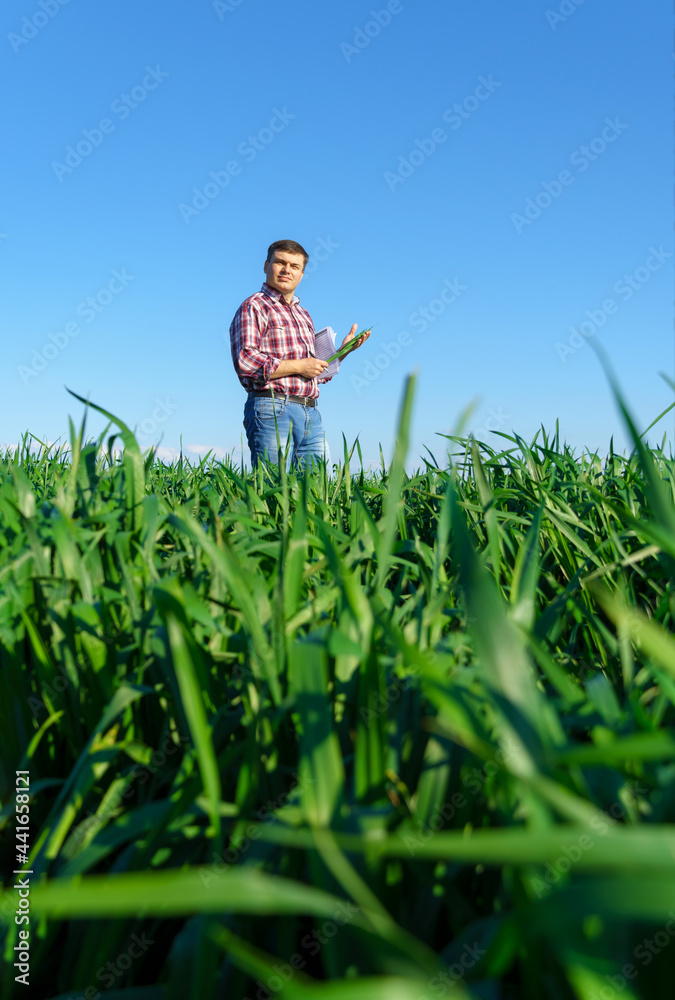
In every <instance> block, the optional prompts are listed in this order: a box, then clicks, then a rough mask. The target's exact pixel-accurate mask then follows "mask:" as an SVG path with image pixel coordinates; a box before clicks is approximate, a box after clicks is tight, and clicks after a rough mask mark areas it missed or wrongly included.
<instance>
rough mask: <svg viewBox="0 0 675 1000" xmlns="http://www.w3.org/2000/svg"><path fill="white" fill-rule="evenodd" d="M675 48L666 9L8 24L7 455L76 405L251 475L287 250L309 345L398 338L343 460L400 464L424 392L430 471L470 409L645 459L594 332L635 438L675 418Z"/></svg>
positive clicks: (364, 10) (426, 3) (185, 16)
mask: <svg viewBox="0 0 675 1000" xmlns="http://www.w3.org/2000/svg"><path fill="white" fill-rule="evenodd" d="M576 2H577V3H578V2H579V0H576ZM373 11H375V14H376V17H375V18H373V13H372V12H373ZM561 11H562V14H561V13H560V12H561ZM570 11H571V13H569V12H570ZM566 12H567V13H566ZM672 21H673V15H672V10H671V4H670V3H667V2H666V0H652V2H650V3H647V4H640V5H638V4H636V3H635V2H633V0H630V2H629V0H586V2H584V3H581V5H580V6H576V5H575V3H573V2H571V0H558V2H554V0H552V2H551V4H550V5H549V6H547V4H546V2H545V0H543V2H539V0H519V2H518V3H509V4H505V3H503V0H453V2H451V3H448V2H443V3H441V2H439V0H436V2H432V0H414V2H413V0H398V2H397V0H392V2H390V3H389V4H387V2H386V0H380V2H378V3H376V4H374V5H373V4H372V3H368V2H367V0H366V2H360V0H343V2H342V3H340V4H318V3H316V2H310V0H295V2H292V0H291V2H288V3H285V4H282V5H273V4H267V3H265V2H263V0H239V2H237V0H229V2H221V3H215V4H214V3H211V2H210V0H191V2H190V3H188V2H187V0H184V2H178V0H166V2H163V3H159V2H155V3H153V2H145V3H142V4H139V3H138V2H133V3H132V2H130V0H119V2H117V3H115V4H101V3H85V2H84V0H70V2H69V3H67V4H65V5H64V6H61V5H60V4H59V3H58V0H42V5H41V4H40V2H39V0H16V2H14V3H12V4H5V5H3V8H2V12H1V14H0V22H1V30H0V68H1V72H2V82H3V92H4V93H5V95H6V97H5V107H4V110H3V116H2V132H3V149H4V155H3V185H2V206H1V209H0V234H2V235H1V236H0V256H1V263H2V271H1V273H2V301H3V308H2V333H3V344H4V350H5V377H4V379H3V390H4V391H3V393H2V397H1V400H0V417H1V425H0V441H1V442H4V443H13V442H15V441H16V440H17V439H18V437H19V435H20V434H21V433H22V432H23V431H25V430H27V429H28V430H30V431H32V432H33V433H34V434H36V435H39V436H44V437H46V438H47V439H49V440H55V439H57V438H59V437H60V436H63V435H65V434H66V433H67V417H68V414H71V415H72V416H73V417H75V418H76V419H79V417H80V416H81V412H82V408H81V406H80V405H79V404H78V403H77V402H76V401H75V400H73V399H72V398H71V397H70V396H68V394H67V393H66V391H65V389H64V385H67V386H69V387H70V388H72V389H74V390H75V391H76V392H78V393H79V394H81V395H83V396H90V398H91V399H92V400H93V401H95V402H98V403H100V404H102V405H104V406H105V407H107V408H108V409H110V410H112V411H113V412H115V413H117V414H119V415H120V416H121V417H122V418H123V419H124V420H126V421H127V423H129V424H130V425H132V426H134V425H135V426H137V427H138V428H139V436H140V439H141V443H142V444H144V445H149V444H151V443H152V442H153V441H155V440H157V439H159V438H160V437H162V445H163V446H164V447H165V448H167V449H175V448H177V447H178V446H179V441H180V436H181V435H182V439H183V444H184V446H186V447H187V446H190V447H193V448H195V449H196V450H199V449H200V448H201V449H205V448H209V447H213V448H216V449H218V450H219V451H220V452H224V451H232V450H236V451H237V452H239V449H240V442H241V436H242V433H243V428H242V411H243V403H244V392H243V390H242V388H241V386H240V385H239V383H238V381H237V379H236V377H235V374H234V370H233V367H232V362H231V357H230V350H229V336H228V328H229V324H230V322H231V319H232V316H233V314H234V312H235V310H236V308H237V306H238V305H239V303H240V302H241V301H242V299H244V298H245V297H246V296H247V295H249V294H251V293H252V292H254V291H257V290H258V289H259V287H260V285H261V283H262V278H263V275H262V264H263V260H264V256H265V250H266V247H267V245H268V244H269V243H270V242H272V241H273V240H276V239H283V238H291V239H296V240H298V241H299V242H301V243H302V244H303V245H304V246H305V247H306V248H307V250H308V251H309V252H310V254H311V255H312V264H311V265H310V269H308V273H307V274H306V275H305V277H304V279H303V281H302V283H301V284H300V286H299V288H298V293H299V294H300V298H301V302H302V304H303V305H304V306H305V307H306V308H307V309H309V311H310V313H311V314H312V316H313V318H314V322H315V326H316V328H317V329H319V328H320V327H322V326H326V325H331V326H332V327H333V328H334V329H335V330H336V331H337V333H338V337H339V338H340V339H341V338H342V337H343V336H344V335H345V334H346V333H347V332H348V330H349V328H350V326H351V324H352V323H353V322H356V323H358V324H359V327H360V328H361V327H365V326H367V325H370V324H373V323H374V324H376V325H375V327H374V331H373V334H372V336H371V338H370V340H369V341H368V342H367V344H366V345H365V346H364V347H363V348H362V349H361V350H360V351H359V352H357V353H356V354H355V355H354V356H352V357H351V358H350V359H349V360H348V361H346V362H345V363H344V364H343V367H342V371H341V372H340V374H339V376H338V377H337V378H336V379H334V380H333V382H331V383H330V384H329V385H327V386H325V387H324V388H323V389H322V393H321V411H322V415H323V419H324V424H325V426H326V429H327V432H328V439H329V443H330V446H331V450H332V452H333V455H334V456H335V455H337V454H338V453H339V452H340V451H341V447H342V444H341V441H342V438H341V434H342V432H344V433H345V435H346V437H347V439H348V440H349V441H351V440H353V439H354V437H355V436H356V435H357V434H360V436H361V442H362V447H363V452H364V457H366V459H368V460H370V459H372V460H376V459H377V456H378V442H382V445H383V448H384V451H385V454H386V455H387V456H389V455H390V454H391V450H392V447H393V440H394V427H395V423H396V416H397V410H398V406H399V400H400V395H401V390H402V386H403V381H404V378H405V375H406V374H407V373H408V372H410V371H412V370H413V369H417V370H418V373H419V377H418V392H417V400H416V406H415V417H414V428H413V446H412V449H411V458H413V459H414V458H415V457H416V456H417V455H419V454H420V453H421V452H422V449H423V446H424V445H427V446H428V447H429V448H431V450H432V451H434V452H435V453H438V452H441V453H442V451H443V441H442V439H440V438H438V437H437V436H436V435H437V433H438V432H447V431H448V430H450V429H451V428H453V427H454V426H455V425H456V422H457V419H458V417H459V415H460V413H461V412H462V411H463V410H464V409H465V408H466V406H467V405H468V404H469V403H471V402H472V401H475V408H474V410H473V413H472V415H471V417H470V420H469V424H468V429H473V430H474V431H475V432H476V433H477V434H478V436H480V437H482V438H484V439H486V440H492V441H493V442H494V441H499V439H498V438H495V436H494V435H491V434H490V433H489V431H490V430H491V429H499V430H502V431H506V432H510V431H511V430H512V429H515V430H516V431H517V432H518V433H520V434H522V435H524V436H525V437H529V436H531V435H532V434H533V433H534V432H535V430H536V428H537V427H538V426H539V425H540V424H543V425H544V426H545V427H547V428H552V427H553V425H554V423H555V420H556V419H559V421H560V428H561V432H562V433H563V435H564V436H565V438H566V439H567V440H568V441H569V442H570V443H571V444H573V445H574V446H576V447H577V448H579V449H581V448H583V447H585V446H588V447H591V448H600V449H601V450H602V451H605V450H606V449H607V447H608V444H609V439H610V436H611V435H612V434H614V436H615V444H616V443H617V442H618V443H619V444H620V445H622V446H623V445H624V444H625V440H626V439H625V436H624V435H623V431H622V429H621V425H620V421H619V419H618V416H617V411H616V408H615V406H614V404H613V402H612V399H611V395H610V393H609V390H608V386H607V383H606V379H605V376H604V374H603V373H602V370H601V367H600V365H599V362H598V359H597V358H596V355H595V353H594V352H593V350H592V349H591V348H590V346H589V344H588V342H587V339H586V338H585V337H583V336H582V335H581V334H576V335H574V334H573V333H572V332H571V328H575V329H576V330H578V328H579V326H580V324H582V323H584V322H586V323H587V324H588V325H587V326H586V328H585V329H586V331H587V332H593V330H595V332H594V333H593V336H592V337H591V339H593V340H595V341H598V342H599V343H601V344H602V346H603V347H604V348H605V350H606V352H607V354H608V356H609V358H610V360H611V363H612V365H613V366H614V369H615V371H616V373H617V375H618V377H619V380H620V382H621V384H622V385H623V387H624V389H625V392H626V395H627V398H628V400H629V402H630V404H631V406H632V408H633V410H634V411H635V413H636V415H637V418H638V421H639V422H640V423H641V424H642V426H646V425H647V424H648V423H649V422H650V421H651V420H652V419H653V418H654V417H655V416H656V415H657V414H658V413H659V412H660V410H662V409H664V408H665V407H666V406H668V405H669V403H670V402H671V401H672V399H673V393H672V390H671V389H670V388H669V387H668V386H667V385H666V383H665V382H664V381H663V379H661V378H660V377H659V374H658V373H659V372H660V371H665V372H667V373H669V374H670V375H671V376H672V375H673V261H675V257H674V256H673V253H674V249H675V248H674V246H673V138H672V116H673V107H672V105H673V56H672V34H673V24H672ZM378 22H379V23H378ZM125 95H126V96H125ZM455 106H457V107H455ZM270 126H271V127H270ZM78 144H79V145H78ZM68 147H71V152H68ZM583 147H585V148H586V149H585V151H584V149H583ZM80 157H81V158H80ZM228 171H229V172H228ZM211 173H214V174H215V175H216V177H217V178H219V183H218V181H217V180H214V179H213V178H212V177H211ZM209 184H210V186H209V187H208V188H207V192H206V194H205V193H204V190H205V186H206V185H209ZM209 194H210V195H211V197H209ZM213 195H215V197H214V196H213ZM181 206H183V208H181ZM186 206H187V207H186ZM528 214H529V218H528ZM321 258H322V259H321ZM626 276H628V277H627V278H626ZM443 294H444V297H445V300H446V301H443V297H442V296H443ZM90 297H93V298H94V303H93V304H90V305H87V299H88V298H90ZM453 299H454V300H453ZM609 300H611V304H610V303H609ZM425 316H426V318H425ZM75 331H77V332H75ZM50 335H51V339H50ZM388 355H389V356H388ZM38 368H39V369H40V370H39V371H38V370H37V369H38ZM98 426H100V425H99V424H97V423H96V422H93V423H92V430H93V429H95V428H96V427H98ZM672 428H673V420H672V414H671V415H669V416H668V417H667V418H665V419H664V421H662V423H661V424H660V425H659V427H658V428H657V431H658V433H656V432H655V433H654V434H652V435H651V440H652V441H655V440H657V438H658V439H660V437H661V434H662V433H663V431H668V433H669V438H670V440H672ZM170 453H171V452H170V451H167V452H166V454H170Z"/></svg>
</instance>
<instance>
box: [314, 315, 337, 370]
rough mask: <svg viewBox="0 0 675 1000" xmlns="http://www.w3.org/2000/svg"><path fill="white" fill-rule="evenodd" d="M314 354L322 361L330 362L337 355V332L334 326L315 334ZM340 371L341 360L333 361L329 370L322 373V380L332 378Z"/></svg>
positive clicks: (325, 327)
mask: <svg viewBox="0 0 675 1000" xmlns="http://www.w3.org/2000/svg"><path fill="white" fill-rule="evenodd" d="M314 354H315V356H316V357H317V358H321V360H322V361H328V359H329V358H332V356H333V355H334V354H335V330H334V329H333V327H332V326H324V328H323V330H318V331H317V332H316V333H315V334H314ZM339 371H340V362H339V360H336V361H331V363H330V364H329V365H328V368H325V369H324V370H323V371H322V372H321V378H330V377H331V376H332V375H337V373H338V372H339Z"/></svg>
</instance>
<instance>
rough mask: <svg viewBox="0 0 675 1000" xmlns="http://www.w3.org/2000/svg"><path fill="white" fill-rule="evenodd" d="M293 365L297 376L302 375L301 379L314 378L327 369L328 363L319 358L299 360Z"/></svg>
mask: <svg viewBox="0 0 675 1000" xmlns="http://www.w3.org/2000/svg"><path fill="white" fill-rule="evenodd" d="M293 364H295V370H296V372H297V373H298V375H302V377H303V378H316V377H317V375H320V374H321V372H323V371H325V369H326V368H328V362H327V361H323V360H322V359H321V358H300V359H299V360H298V361H295V362H293Z"/></svg>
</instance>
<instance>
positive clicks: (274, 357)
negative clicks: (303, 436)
mask: <svg viewBox="0 0 675 1000" xmlns="http://www.w3.org/2000/svg"><path fill="white" fill-rule="evenodd" d="M299 302H300V300H299V299H298V296H297V295H294V296H293V300H292V301H291V302H290V303H289V302H287V301H286V299H285V298H284V296H283V295H282V293H281V292H280V291H278V290H277V289H276V288H270V286H269V285H268V284H267V283H265V284H263V286H262V288H261V290H260V291H259V292H256V293H255V294H254V295H250V296H249V297H248V298H247V299H244V301H243V302H242V304H241V305H240V306H239V308H238V309H237V311H236V313H235V314H234V319H233V320H232V325H231V326H230V345H231V348H232V361H233V362H234V367H235V371H236V372H237V375H238V376H239V381H240V382H241V384H242V385H243V387H244V388H245V389H246V391H247V392H252V391H254V390H259V389H274V391H275V392H278V393H279V394H280V395H284V394H285V393H288V394H289V395H290V396H309V397H311V398H312V399H317V398H318V395H319V386H318V384H317V383H318V382H321V383H324V382H329V381H330V379H326V378H322V379H304V378H302V376H300V375H287V376H286V377H285V378H275V379H272V380H271V381H270V375H271V374H272V372H273V371H276V369H277V368H278V367H279V362H280V361H290V360H291V359H293V358H307V357H309V356H310V354H314V324H313V323H312V317H311V316H310V315H309V313H308V312H307V310H306V309H303V308H302V306H301V305H300V304H299ZM331 377H332V376H331Z"/></svg>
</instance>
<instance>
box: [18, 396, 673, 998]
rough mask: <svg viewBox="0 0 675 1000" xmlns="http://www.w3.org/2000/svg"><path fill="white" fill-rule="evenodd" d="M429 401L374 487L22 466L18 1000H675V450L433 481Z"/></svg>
mask: <svg viewBox="0 0 675 1000" xmlns="http://www.w3.org/2000/svg"><path fill="white" fill-rule="evenodd" d="M411 408H412V380H411V381H410V382H409V384H408V386H407V389H406V393H405V396H404V399H403V404H402V408H401V415H400V420H399V426H398V430H397V435H396V441H397V445H396V451H395V454H394V456H393V460H392V462H391V463H390V464H389V465H386V464H384V463H383V465H382V468H381V469H378V470H375V471H372V470H365V469H364V468H363V464H362V463H358V464H357V463H355V462H353V459H354V452H355V450H356V451H357V453H358V454H360V453H359V452H358V445H355V446H354V447H353V448H352V449H351V451H350V450H349V449H348V447H347V445H346V443H345V448H344V461H343V462H340V463H336V464H335V465H334V466H332V467H331V468H329V467H327V465H326V464H325V463H322V464H320V465H319V467H318V468H314V469H312V470H310V469H308V470H306V471H305V472H304V473H302V474H299V473H298V472H296V471H290V472H287V471H286V469H285V468H284V467H283V464H282V467H281V468H279V467H277V466H276V465H266V464H265V463H260V464H259V466H258V467H257V468H256V469H253V470H247V469H246V468H244V467H240V466H237V465H235V464H234V463H233V462H231V461H224V462H218V461H215V460H211V459H210V460H208V461H206V460H204V461H201V462H199V463H198V464H191V463H189V462H186V461H185V460H183V459H181V460H180V461H178V462H175V463H173V464H166V463H161V462H159V461H157V460H156V458H155V456H154V455H153V453H152V452H150V453H148V454H146V455H143V454H142V453H141V451H140V449H139V447H138V444H137V442H136V440H135V438H134V436H133V434H132V433H131V431H130V430H129V428H128V427H127V426H126V425H125V424H124V423H122V422H121V421H119V420H118V419H117V418H116V417H114V416H113V415H112V414H110V413H107V411H103V412H106V413H107V416H108V419H109V420H110V421H111V423H112V424H113V425H116V427H117V429H118V431H119V435H120V438H121V444H122V446H123V450H122V451H121V453H119V452H117V451H115V450H114V448H113V445H114V441H112V440H111V439H110V438H109V437H108V436H107V435H108V433H109V429H107V430H106V433H105V434H104V435H102V436H101V438H100V439H99V440H96V441H87V440H86V438H85V434H84V425H83V426H82V428H81V429H80V430H79V432H78V431H75V429H72V430H71V440H70V445H69V446H68V447H65V446H59V447H56V446H47V445H41V444H39V443H37V442H35V440H34V439H33V440H31V439H30V437H28V436H27V437H26V438H25V439H24V441H23V443H22V445H21V447H20V449H19V450H18V451H17V452H16V453H14V454H12V453H7V454H5V455H4V456H3V457H2V460H1V466H2V477H1V479H0V518H1V520H0V581H1V587H0V725H1V727H2V733H3V753H2V756H1V759H0V800H1V803H2V811H1V812H0V816H1V820H0V825H1V826H2V829H3V833H4V834H5V836H4V837H3V838H2V841H1V842H0V852H1V855H2V861H3V864H4V867H3V871H4V872H5V873H7V875H6V880H5V892H4V894H3V895H2V897H1V898H0V916H1V917H2V921H3V922H2V930H3V935H4V944H5V957H6V959H7V961H6V963H5V966H4V969H3V973H2V975H3V979H2V982H1V985H0V990H1V992H2V996H3V998H4V997H7V998H8V1000H12V998H15V997H20V996H27V995H30V996H36V997H40V998H41V1000H42V998H51V1000H55V998H59V1000H61V998H65V997H70V996H72V997H75V996H77V997H82V996H85V997H87V998H88V1000H94V998H98V996H99V995H100V996H101V997H104V996H105V995H106V991H107V990H110V991H111V993H110V995H111V996H115V997H119V998H120V1000H124V998H125V997H127V996H128V998H129V1000H135V998H139V1000H173V998H174V997H175V998H178V997H180V998H181V1000H184V998H187V1000H216V998H220V997H227V998H236V1000H240V998H245V997H248V998H258V997H260V998H262V997H272V996H276V995H277V994H280V995H282V996H288V997H289V998H290V1000H294V998H299V1000H321V998H328V997H337V996H340V997H344V998H345V1000H349V998H352V997H353V998H354V1000H356V998H359V1000H389V998H394V997H396V998H405V1000H408V998H410V1000H421V998H423V997H427V998H429V1000H432V998H434V997H438V996H445V997H459V998H461V997H475V998H485V997H494V998H505V1000H516V998H517V1000H540V998H542V997H549V996H550V997H561V998H566V997H570V998H572V997H577V998H581V1000H592V998H594V997H605V996H610V995H612V996H613V995H615V994H618V993H621V994H622V997H625V998H628V997H644V998H649V1000H661V998H663V1000H665V998H666V997H669V996H670V993H671V991H672V987H671V982H672V976H673V972H674V971H675V946H674V945H673V944H672V941H673V937H674V936H675V934H674V932H675V912H674V909H675V904H674V902H673V899H674V898H675V896H674V885H675V883H674V872H675V867H674V863H673V856H674V855H673V851H674V849H675V826H674V825H673V823H674V820H675V788H674V784H673V782H674V780H675V770H674V767H673V761H675V641H674V640H673V636H672V632H673V614H674V613H675V600H674V597H673V587H674V581H675V503H674V497H675V494H674V489H675V487H674V486H673V483H674V482H675V479H674V475H673V473H674V462H673V458H672V455H666V453H665V443H664V446H663V447H661V448H649V447H647V445H646V444H645V443H644V440H643V438H642V437H641V436H640V435H639V434H638V433H637V432H636V431H635V428H634V425H633V423H632V421H631V418H630V414H629V413H628V411H627V410H626V409H625V408H624V413H625V419H626V424H627V427H628V428H629V432H630V433H632V434H633V440H634V449H633V451H632V452H631V454H629V455H617V454H615V453H614V452H613V451H611V450H610V452H609V454H608V455H606V456H600V455H598V454H591V453H583V454H581V455H576V454H574V453H573V452H572V451H571V449H570V448H568V447H567V446H566V445H565V444H564V443H561V442H560V440H559V438H558V435H557V433H556V434H554V435H547V434H546V433H544V432H540V433H539V434H537V435H536V437H535V438H534V440H532V441H530V442H525V441H524V440H522V439H521V438H520V437H518V436H517V435H515V434H513V435H501V439H502V441H503V442H504V444H505V447H504V448H503V450H496V449H494V448H493V447H490V446H488V445H486V444H484V443H482V442H474V441H472V440H471V439H451V440H450V442H449V445H450V447H451V448H452V454H449V455H448V456H447V462H446V463H445V464H438V463H436V462H435V460H434V461H433V462H425V467H424V469H418V470H416V471H415V472H408V471H406V465H405V461H406V451H407V440H408V426H409V421H410V414H411ZM19 775H20V776H22V777H24V776H25V777H26V780H27V784H26V785H24V784H23V783H21V786H19V784H17V777H18V776H19ZM20 787H21V789H23V788H27V791H22V790H20ZM24 797H25V801H24ZM24 807H25V808H24ZM23 815H26V816H28V817H29V819H28V822H24V821H23V820H21V818H20V817H21V816H23ZM23 829H25V830H26V835H25V836H23V835H22V836H21V838H20V839H17V836H18V833H19V832H20V831H21V830H23ZM17 845H19V846H20V847H21V850H20V851H19V850H18V848H17ZM22 858H25V860H21V859H22ZM17 870H24V871H25V872H28V873H29V874H25V875H21V874H12V872H14V871H17ZM17 879H19V880H21V881H22V882H23V881H25V880H27V882H28V886H29V895H28V896H22V897H21V899H22V900H24V902H21V904H19V902H18V891H19V890H18V889H16V888H13V886H14V885H15V884H16V880H17ZM25 900H27V902H26V901H25ZM17 915H19V916H21V915H27V917H28V921H27V922H25V923H24V922H22V923H16V921H15V918H16V916H17ZM22 932H23V934H22ZM27 942H28V943H27ZM15 955H23V956H26V962H25V963H24V964H28V965H29V966H30V979H29V982H30V989H29V991H25V986H24V984H23V982H21V981H17V976H18V975H19V974H20V972H21V970H18V969H17V968H15V967H14V962H15V961H17V959H16V958H15V957H14V956H15ZM22 961H23V960H22ZM19 964H21V962H20V963H19ZM22 991H23V992H22ZM99 991H100V992H99ZM610 991H614V992H612V993H610Z"/></svg>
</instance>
